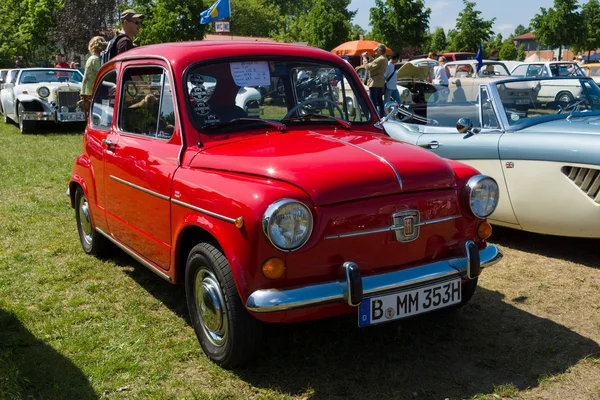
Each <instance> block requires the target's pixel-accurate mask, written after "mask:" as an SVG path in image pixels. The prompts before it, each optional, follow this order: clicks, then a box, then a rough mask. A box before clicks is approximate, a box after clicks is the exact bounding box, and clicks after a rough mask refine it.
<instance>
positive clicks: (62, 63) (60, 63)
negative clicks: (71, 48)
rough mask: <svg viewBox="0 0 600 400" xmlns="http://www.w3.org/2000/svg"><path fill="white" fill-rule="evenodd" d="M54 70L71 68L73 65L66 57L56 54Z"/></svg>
mask: <svg viewBox="0 0 600 400" xmlns="http://www.w3.org/2000/svg"><path fill="white" fill-rule="evenodd" d="M54 68H71V65H69V63H68V62H67V61H66V60H65V55H64V54H62V53H56V65H55V66H54Z"/></svg>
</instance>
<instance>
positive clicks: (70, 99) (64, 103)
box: [57, 92, 79, 111]
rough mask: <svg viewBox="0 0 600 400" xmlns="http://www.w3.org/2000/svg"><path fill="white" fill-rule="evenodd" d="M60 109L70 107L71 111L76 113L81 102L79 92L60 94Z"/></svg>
mask: <svg viewBox="0 0 600 400" xmlns="http://www.w3.org/2000/svg"><path fill="white" fill-rule="evenodd" d="M57 94H58V107H59V109H60V107H68V108H69V111H75V108H76V107H77V102H78V101H79V92H58V93H57Z"/></svg>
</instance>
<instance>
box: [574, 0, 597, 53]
mask: <svg viewBox="0 0 600 400" xmlns="http://www.w3.org/2000/svg"><path fill="white" fill-rule="evenodd" d="M581 15H582V18H583V29H582V35H581V40H580V42H579V43H577V46H576V47H578V48H579V50H581V51H591V50H595V49H597V48H600V2H598V0H588V2H587V3H586V4H584V5H583V6H582V8H581Z"/></svg>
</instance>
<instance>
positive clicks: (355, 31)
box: [348, 24, 367, 40]
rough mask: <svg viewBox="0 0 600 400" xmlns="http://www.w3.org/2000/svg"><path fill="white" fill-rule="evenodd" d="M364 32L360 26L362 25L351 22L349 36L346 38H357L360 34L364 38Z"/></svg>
mask: <svg viewBox="0 0 600 400" xmlns="http://www.w3.org/2000/svg"><path fill="white" fill-rule="evenodd" d="M366 34H367V33H366V32H365V30H364V29H363V28H362V26H360V25H358V24H352V25H351V26H350V37H349V38H348V40H359V39H360V36H361V35H362V36H363V38H364V37H365V36H366Z"/></svg>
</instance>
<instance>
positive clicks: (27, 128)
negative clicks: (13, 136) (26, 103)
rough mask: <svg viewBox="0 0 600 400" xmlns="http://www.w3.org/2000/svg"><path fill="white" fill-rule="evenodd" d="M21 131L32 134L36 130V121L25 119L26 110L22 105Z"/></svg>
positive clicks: (20, 107) (20, 109) (20, 113)
mask: <svg viewBox="0 0 600 400" xmlns="http://www.w3.org/2000/svg"><path fill="white" fill-rule="evenodd" d="M18 110H19V130H20V131H21V133H32V132H33V130H34V128H35V121H27V120H24V119H23V113H24V111H25V109H24V108H23V105H22V104H19V108H18Z"/></svg>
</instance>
